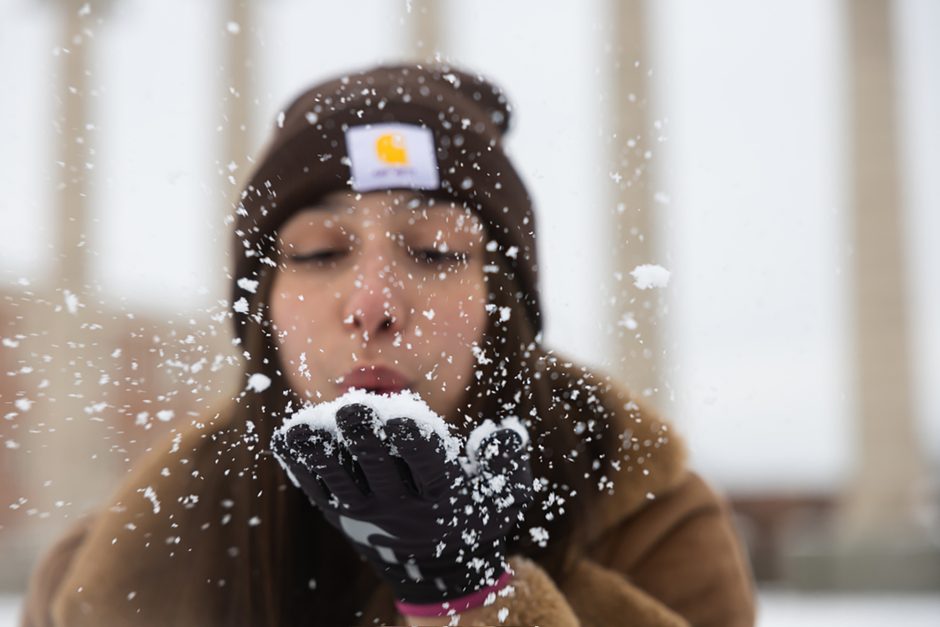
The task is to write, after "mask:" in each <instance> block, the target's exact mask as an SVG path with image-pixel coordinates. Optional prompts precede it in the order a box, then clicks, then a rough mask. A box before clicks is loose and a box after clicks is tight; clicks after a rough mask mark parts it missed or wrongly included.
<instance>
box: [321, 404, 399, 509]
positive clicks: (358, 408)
mask: <svg viewBox="0 0 940 627" xmlns="http://www.w3.org/2000/svg"><path fill="white" fill-rule="evenodd" d="M336 425H337V427H339V431H340V433H341V434H342V435H343V439H344V440H345V445H346V448H347V449H348V450H349V452H350V453H351V454H352V456H353V459H354V461H355V462H356V463H357V464H358V465H359V467H360V468H361V469H362V473H363V474H364V475H365V480H366V483H367V484H368V486H369V490H370V491H371V492H372V493H375V494H382V495H383V496H389V495H395V494H404V493H405V485H404V484H403V483H402V479H401V477H400V475H399V472H398V469H397V468H396V466H395V462H394V460H393V458H392V455H391V453H390V452H389V449H388V446H387V445H386V443H385V442H383V441H382V438H383V437H384V436H385V433H384V431H383V429H382V422H381V421H380V420H379V417H378V416H377V415H376V413H375V411H373V410H372V409H371V408H370V407H367V406H366V405H363V404H361V403H353V404H350V405H344V406H343V407H341V408H340V409H339V410H338V411H337V412H336Z"/></svg>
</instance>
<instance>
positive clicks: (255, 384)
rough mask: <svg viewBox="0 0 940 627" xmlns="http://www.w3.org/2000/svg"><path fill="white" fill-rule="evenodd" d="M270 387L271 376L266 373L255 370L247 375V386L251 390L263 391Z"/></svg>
mask: <svg viewBox="0 0 940 627" xmlns="http://www.w3.org/2000/svg"><path fill="white" fill-rule="evenodd" d="M269 387H271V378H270V377H269V376H267V375H266V374H262V373H260V372H256V373H254V374H253V375H251V376H250V377H248V385H247V388H248V389H249V390H250V391H252V392H264V391H265V390H267V389H268V388H269Z"/></svg>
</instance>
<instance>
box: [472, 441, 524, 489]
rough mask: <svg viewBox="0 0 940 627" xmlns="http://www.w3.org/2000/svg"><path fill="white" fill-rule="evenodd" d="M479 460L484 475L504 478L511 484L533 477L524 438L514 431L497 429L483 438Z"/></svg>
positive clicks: (479, 449)
mask: <svg viewBox="0 0 940 627" xmlns="http://www.w3.org/2000/svg"><path fill="white" fill-rule="evenodd" d="M477 460H478V461H479V463H480V467H481V469H482V470H483V472H484V473H488V474H491V475H501V476H504V477H506V480H507V481H509V482H510V483H517V482H519V481H521V480H523V479H524V478H525V476H526V475H531V470H530V469H529V455H528V452H527V451H526V450H525V446H524V444H523V442H522V436H520V435H519V433H517V432H516V431H514V430H513V429H507V428H501V429H496V430H495V431H493V433H490V434H489V435H487V436H486V437H485V438H483V441H482V442H480V447H479V448H478V449H477Z"/></svg>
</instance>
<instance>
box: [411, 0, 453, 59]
mask: <svg viewBox="0 0 940 627" xmlns="http://www.w3.org/2000/svg"><path fill="white" fill-rule="evenodd" d="M442 4H443V3H442V2H441V1H440V0H410V1H409V2H408V5H407V6H408V7H409V9H408V14H409V18H410V41H408V42H406V49H408V50H409V51H410V54H411V57H412V59H414V60H415V61H418V62H421V61H430V60H432V59H434V58H435V56H437V55H438V54H440V53H442V51H441V30H442V28H443V18H442V14H443V11H444V9H443V7H442Z"/></svg>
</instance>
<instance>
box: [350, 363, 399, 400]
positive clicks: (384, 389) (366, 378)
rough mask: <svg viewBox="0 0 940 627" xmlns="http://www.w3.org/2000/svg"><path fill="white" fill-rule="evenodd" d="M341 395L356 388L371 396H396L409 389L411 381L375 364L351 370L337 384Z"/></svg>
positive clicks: (386, 367)
mask: <svg viewBox="0 0 940 627" xmlns="http://www.w3.org/2000/svg"><path fill="white" fill-rule="evenodd" d="M337 385H338V386H339V388H340V390H341V392H342V393H346V392H347V391H349V390H350V389H351V388H357V389H360V390H365V391H366V392H371V393H373V394H398V393H399V392H402V391H404V390H408V389H410V388H411V385H412V383H411V380H410V379H409V378H408V377H407V376H405V375H404V374H402V373H401V372H399V371H397V370H395V369H394V368H390V367H388V366H382V365H377V364H372V365H367V366H359V367H356V368H353V369H352V370H351V371H349V372H348V373H347V374H346V375H344V376H343V377H342V379H340V381H339V382H338V383H337Z"/></svg>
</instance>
